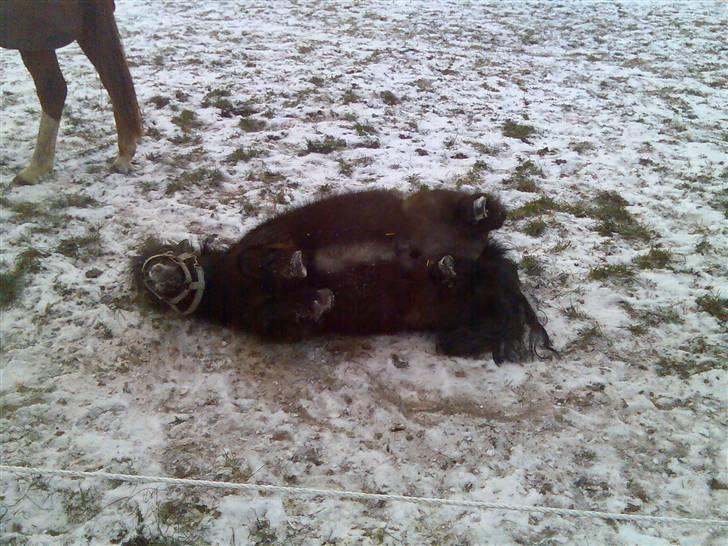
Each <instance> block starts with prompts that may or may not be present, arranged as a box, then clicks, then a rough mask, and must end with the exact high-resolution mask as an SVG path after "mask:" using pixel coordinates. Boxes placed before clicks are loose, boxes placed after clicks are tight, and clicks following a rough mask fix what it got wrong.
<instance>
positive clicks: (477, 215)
mask: <svg viewBox="0 0 728 546" xmlns="http://www.w3.org/2000/svg"><path fill="white" fill-rule="evenodd" d="M487 217H488V200H487V199H486V197H485V196H484V195H481V196H480V197H478V198H477V199H476V200H475V201H473V218H474V219H475V222H476V223H477V222H480V221H481V220H485V219H486V218H487Z"/></svg>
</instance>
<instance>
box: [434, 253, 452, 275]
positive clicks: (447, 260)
mask: <svg viewBox="0 0 728 546" xmlns="http://www.w3.org/2000/svg"><path fill="white" fill-rule="evenodd" d="M437 268H438V269H439V270H440V273H442V275H443V277H445V278H446V279H454V278H455V276H456V273H455V259H454V258H453V257H452V256H450V255H449V254H447V255H445V256H443V257H442V258H440V261H439V262H437Z"/></svg>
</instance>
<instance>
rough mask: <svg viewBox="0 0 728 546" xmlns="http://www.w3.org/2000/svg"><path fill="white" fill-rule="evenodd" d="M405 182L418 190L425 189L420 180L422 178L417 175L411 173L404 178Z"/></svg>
mask: <svg viewBox="0 0 728 546" xmlns="http://www.w3.org/2000/svg"><path fill="white" fill-rule="evenodd" d="M405 182H407V183H408V184H410V185H411V186H414V187H415V188H417V189H418V190H419V189H423V188H426V187H427V186H426V185H425V183H424V181H423V180H422V177H421V176H420V175H419V174H418V173H412V174H410V175H408V176H407V178H405Z"/></svg>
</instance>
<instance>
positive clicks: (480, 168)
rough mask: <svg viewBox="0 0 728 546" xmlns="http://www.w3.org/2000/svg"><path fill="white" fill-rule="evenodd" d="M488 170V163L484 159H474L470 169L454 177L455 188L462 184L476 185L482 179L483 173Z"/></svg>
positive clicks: (460, 186)
mask: <svg viewBox="0 0 728 546" xmlns="http://www.w3.org/2000/svg"><path fill="white" fill-rule="evenodd" d="M487 170H488V164H487V163H486V162H485V161H476V162H475V163H474V164H473V166H472V167H470V170H469V171H468V172H467V173H465V174H463V175H461V176H458V177H456V178H455V181H454V184H455V187H456V188H457V189H460V188H462V187H463V186H477V185H479V184H480V183H481V182H482V181H483V173H484V172H486V171H487Z"/></svg>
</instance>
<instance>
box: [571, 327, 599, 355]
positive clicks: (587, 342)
mask: <svg viewBox="0 0 728 546" xmlns="http://www.w3.org/2000/svg"><path fill="white" fill-rule="evenodd" d="M603 338H604V333H603V332H602V329H601V328H599V326H588V327H586V328H581V329H580V330H578V331H577V334H576V339H574V341H572V342H571V343H570V344H569V349H576V350H582V351H583V350H586V349H589V348H590V347H592V346H593V345H594V343H596V342H597V341H599V340H600V339H603Z"/></svg>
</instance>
